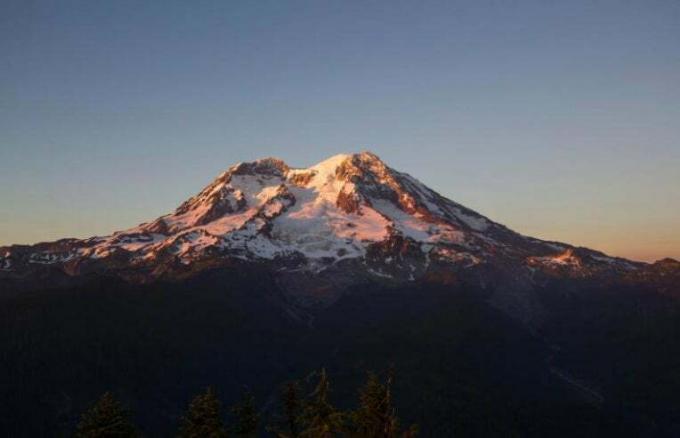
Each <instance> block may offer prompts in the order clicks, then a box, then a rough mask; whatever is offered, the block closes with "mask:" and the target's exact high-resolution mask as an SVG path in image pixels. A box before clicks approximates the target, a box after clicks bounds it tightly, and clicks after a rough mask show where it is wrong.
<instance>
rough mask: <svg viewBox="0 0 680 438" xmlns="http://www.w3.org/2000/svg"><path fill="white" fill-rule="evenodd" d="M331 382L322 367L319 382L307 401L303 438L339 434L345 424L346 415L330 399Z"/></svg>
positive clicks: (317, 437) (319, 437) (304, 412)
mask: <svg viewBox="0 0 680 438" xmlns="http://www.w3.org/2000/svg"><path fill="white" fill-rule="evenodd" d="M329 394H330V382H329V381H328V376H327V375H326V370H325V369H321V373H320V375H319V383H317V385H316V388H315V389H314V391H313V392H312V393H311V394H310V396H309V398H308V400H307V401H306V403H305V407H304V411H303V415H302V425H303V429H302V431H301V432H300V435H299V436H300V437H302V438H329V437H333V436H336V435H337V434H339V433H340V432H341V431H342V429H343V426H344V416H343V414H342V413H341V412H338V411H337V410H336V409H335V408H334V407H333V405H331V403H330V401H329V400H328V397H329Z"/></svg>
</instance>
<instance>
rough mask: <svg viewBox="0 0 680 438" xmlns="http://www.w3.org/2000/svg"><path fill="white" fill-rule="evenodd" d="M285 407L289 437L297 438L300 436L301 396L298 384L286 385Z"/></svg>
mask: <svg viewBox="0 0 680 438" xmlns="http://www.w3.org/2000/svg"><path fill="white" fill-rule="evenodd" d="M283 407H284V410H285V414H286V423H287V426H288V436H289V437H290V438H297V437H298V436H299V435H300V408H301V403H300V395H299V391H298V384H297V382H290V383H289V384H287V385H286V390H285V393H284V395H283Z"/></svg>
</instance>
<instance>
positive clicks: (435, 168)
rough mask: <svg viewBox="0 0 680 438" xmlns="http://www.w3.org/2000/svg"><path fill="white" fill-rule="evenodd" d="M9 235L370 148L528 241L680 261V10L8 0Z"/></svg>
mask: <svg viewBox="0 0 680 438" xmlns="http://www.w3.org/2000/svg"><path fill="white" fill-rule="evenodd" d="M0 63H1V64H0V244H10V243H31V242H36V241H41V240H49V239H55V238H59V237H65V236H77V237H86V236H90V235H94V234H106V233H109V232H111V231H113V230H116V229H123V228H127V227H130V226H133V225H136V224H137V223H139V222H143V221H146V220H149V219H153V218H155V217H157V216H159V215H161V214H164V213H166V212H169V211H171V210H172V209H174V208H175V207H176V206H177V205H178V204H179V203H180V202H181V201H182V200H184V199H185V198H187V197H188V196H190V195H192V194H194V193H195V192H197V191H198V190H199V189H200V188H201V187H203V186H204V185H205V184H207V183H208V182H209V181H210V180H211V179H212V178H213V177H214V176H215V175H217V174H218V173H219V172H220V171H222V170H223V169H225V168H226V167H228V166H229V165H230V164H232V163H234V162H237V161H246V160H251V159H255V158H259V157H263V156H278V157H281V158H283V159H284V160H285V161H286V162H288V163H289V164H290V165H293V166H307V165H310V164H312V163H314V162H317V161H320V160H322V159H323V158H325V157H327V156H330V155H333V154H336V153H341V152H352V151H359V150H363V149H369V150H372V151H373V152H375V153H377V154H378V155H380V156H381V157H382V158H383V160H384V161H386V162H387V163H388V164H389V165H391V166H392V167H395V168H397V169H400V170H403V171H407V172H408V173H411V174H412V175H414V176H416V177H417V178H419V179H421V180H422V181H423V182H425V183H426V184H428V185H430V186H431V187H432V188H434V189H436V190H437V191H439V192H440V193H442V194H444V195H446V196H448V197H450V198H451V199H454V200H456V201H458V202H460V203H463V204H465V205H467V206H469V207H471V208H473V209H476V210H478V211H480V212H481V213H483V214H485V215H487V216H489V217H491V218H492V219H494V220H496V221H499V222H501V223H504V224H506V225H508V226H510V227H512V228H514V229H515V230H517V231H519V232H522V233H524V234H530V235H534V236H537V237H542V238H547V239H552V240H563V241H568V242H571V243H574V244H579V245H586V246H590V247H594V248H596V249H600V250H604V251H607V252H609V253H612V254H615V255H622V256H626V257H631V258H636V259H642V260H653V259H656V258H660V257H664V256H672V257H676V258H680V2H677V1H637V2H633V1H570V2H546V1H535V2H532V1H521V2H520V1H517V2H514V1H490V2H486V1H469V2H455V1H445V2H428V1H423V2H412V1H410V2H398V1H389V2H379V1H370V2H352V1H338V2H332V1H309V2H297V1H280V0H279V1H264V0H262V1H257V2H252V1H250V2H246V1H244V2H237V1H196V2H186V1H181V2H180V1H170V0H168V1H163V2H140V1H115V2H104V1H92V0H90V1H81V2H72V1H13V0H11V1H8V0H3V1H2V13H1V14H0Z"/></svg>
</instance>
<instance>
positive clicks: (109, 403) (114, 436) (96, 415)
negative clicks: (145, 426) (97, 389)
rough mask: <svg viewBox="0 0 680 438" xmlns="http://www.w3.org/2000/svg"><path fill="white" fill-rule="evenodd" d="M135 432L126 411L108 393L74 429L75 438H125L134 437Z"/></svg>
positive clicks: (86, 413)
mask: <svg viewBox="0 0 680 438" xmlns="http://www.w3.org/2000/svg"><path fill="white" fill-rule="evenodd" d="M137 435H138V434H137V430H136V428H135V426H134V425H133V424H132V422H131V421H130V418H129V414H128V411H127V410H125V409H124V408H123V406H122V405H121V404H120V403H119V402H118V400H116V399H115V398H114V397H113V395H112V394H111V393H110V392H106V393H104V395H102V396H101V398H100V399H99V400H97V402H96V403H95V404H94V405H93V406H92V407H91V408H90V409H89V410H88V411H87V412H85V413H84V414H83V416H82V418H81V420H80V423H79V424H78V427H77V429H76V433H75V436H76V438H127V437H136V436H137Z"/></svg>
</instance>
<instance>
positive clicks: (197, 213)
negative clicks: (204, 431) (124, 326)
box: [0, 151, 610, 278]
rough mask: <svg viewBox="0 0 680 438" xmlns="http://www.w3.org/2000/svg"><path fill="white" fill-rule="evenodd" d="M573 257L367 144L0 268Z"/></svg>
mask: <svg viewBox="0 0 680 438" xmlns="http://www.w3.org/2000/svg"><path fill="white" fill-rule="evenodd" d="M556 249H557V250H559V251H561V252H560V254H557V255H555V251H556ZM577 255H578V254H577V253H576V252H574V251H572V249H571V248H570V247H569V246H568V245H559V246H555V245H554V244H551V243H549V242H542V241H540V240H537V239H530V238H526V237H524V236H521V235H519V234H517V233H514V232H512V231H511V230H508V229H507V228H505V227H503V226H501V225H498V224H496V223H494V222H492V221H491V220H489V219H487V218H486V217H484V216H482V215H480V214H478V213H476V212H474V211H472V210H469V209H467V208H465V207H463V206H462V205H459V204H457V203H455V202H453V201H451V200H449V199H446V198H444V197H443V196H441V195H439V194H438V193H436V192H435V191H433V190H431V189H430V188H428V187H427V186H425V185H424V184H422V183H421V182H419V181H418V180H417V179H415V178H413V177H411V176H409V175H407V174H406V173H402V172H399V171H397V170H394V169H392V168H390V167H388V166H387V165H386V164H385V163H384V162H383V161H382V160H381V159H380V158H379V157H378V156H377V155H376V154H374V153H372V152H369V151H363V152H358V153H352V154H338V155H334V156H332V157H330V158H328V159H326V160H323V161H321V162H319V163H317V164H315V165H313V166H310V167H308V168H293V167H290V166H289V165H288V164H286V163H285V162H284V161H283V160H281V159H279V158H273V157H268V158H262V159H259V160H255V161H250V162H242V163H237V164H235V165H233V166H231V167H229V168H228V169H227V170H226V171H225V172H223V173H222V174H220V175H219V176H218V177H217V178H216V179H215V180H214V181H213V182H212V183H210V184H209V185H207V186H206V187H205V188H204V189H203V190H201V191H200V192H199V193H198V194H197V195H195V196H193V197H191V198H190V199H188V200H187V201H185V202H184V203H182V204H181V205H180V206H179V207H178V208H177V209H176V210H175V211H174V212H172V213H170V214H167V215H165V216H162V217H160V218H157V219H156V220H154V221H152V222H150V223H145V224H142V225H140V226H138V227H135V228H132V229H128V230H125V231H121V232H116V233H114V234H112V235H110V236H103V237H93V238H90V239H85V240H74V241H68V242H64V243H59V242H54V243H48V244H43V245H41V246H39V245H36V246H35V247H27V248H18V247H11V248H10V249H7V250H5V252H4V253H0V270H3V271H12V270H15V269H20V266H22V264H23V265H26V266H36V265H54V264H57V265H59V264H63V265H64V266H67V265H68V266H70V268H68V269H75V270H79V271H80V270H83V269H86V267H87V266H94V267H93V268H92V269H95V267H96V266H107V267H108V266H115V267H116V268H117V269H118V268H120V269H127V270H128V272H129V271H134V270H135V269H133V268H140V269H142V270H143V271H144V272H156V271H157V270H159V269H160V271H163V270H164V269H174V268H169V267H168V266H174V265H177V264H179V266H187V265H193V264H197V265H198V266H204V265H205V266H209V265H210V264H211V263H223V262H226V261H228V260H234V259H240V260H246V261H273V260H284V261H285V262H282V263H284V265H285V266H288V265H291V266H294V267H295V269H303V268H306V269H312V270H321V269H326V268H328V267H329V266H333V265H334V264H336V263H341V262H342V263H350V262H351V263H355V264H356V263H359V264H363V265H364V266H365V267H366V269H368V270H369V271H370V272H371V275H378V276H391V277H404V276H405V278H415V277H417V276H419V275H424V273H425V272H426V271H427V270H428V269H432V266H448V267H451V266H456V267H463V268H467V267H471V266H476V265H480V264H484V263H496V262H498V260H503V262H502V263H507V264H526V263H528V264H530V265H532V266H536V267H542V266H547V267H550V266H553V265H555V264H556V263H557V264H560V265H561V264H568V265H569V266H572V265H573V266H574V267H575V268H578V269H579V270H581V268H582V267H583V266H584V265H585V264H591V259H593V260H595V258H594V257H586V258H581V257H577ZM601 256H602V257H601ZM601 256H600V255H597V259H598V260H600V261H601V262H602V263H609V262H610V259H608V258H606V257H604V255H601ZM121 260H122V261H121ZM592 263H594V262H592ZM96 269H99V268H96ZM447 269H448V268H447Z"/></svg>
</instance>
